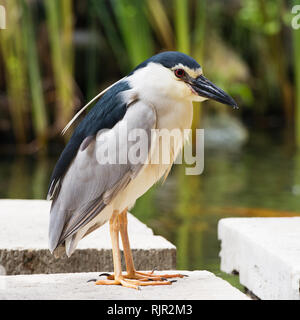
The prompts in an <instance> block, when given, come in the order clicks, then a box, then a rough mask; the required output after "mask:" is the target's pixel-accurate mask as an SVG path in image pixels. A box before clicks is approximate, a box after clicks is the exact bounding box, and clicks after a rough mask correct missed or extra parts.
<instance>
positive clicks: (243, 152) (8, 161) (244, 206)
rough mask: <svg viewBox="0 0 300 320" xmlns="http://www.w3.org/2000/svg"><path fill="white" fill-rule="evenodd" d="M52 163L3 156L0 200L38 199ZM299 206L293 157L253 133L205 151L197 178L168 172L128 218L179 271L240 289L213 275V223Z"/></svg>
mask: <svg viewBox="0 0 300 320" xmlns="http://www.w3.org/2000/svg"><path fill="white" fill-rule="evenodd" d="M56 159H57V158H56V157H55V158H51V159H40V160H37V159H32V158H2V159H1V163H0V198H19V199H40V198H45V195H46V192H47V186H48V182H49V177H50V175H51V170H52V168H53V166H54V164H55V161H56ZM299 203H300V156H299V155H297V154H295V153H294V152H293V150H292V149H291V148H289V146H288V145H287V144H286V143H284V142H283V139H282V137H280V136H277V137H275V136H274V135H273V134H272V135H262V134H256V135H252V136H251V137H250V141H249V143H248V144H247V145H246V146H245V147H243V148H242V149H240V150H236V151H222V152H217V151H212V150H211V151H209V150H206V151H205V168H204V172H203V174H202V175H201V176H186V175H185V174H184V167H183V166H178V165H177V166H174V168H173V170H172V172H171V174H170V175H169V177H168V179H167V180H166V182H165V183H164V184H163V185H156V186H154V187H153V188H152V189H150V190H149V192H148V193H147V194H145V195H144V196H143V197H142V198H140V199H139V200H138V201H137V203H136V205H135V207H134V209H133V210H132V212H133V213H134V214H135V215H136V216H137V217H138V218H139V219H140V220H141V221H143V222H145V223H146V224H147V225H148V226H149V227H151V228H152V229H153V230H154V233H155V234H159V235H162V236H164V237H165V238H167V239H168V240H169V241H171V242H172V243H174V244H175V245H176V246H177V267H178V268H179V269H189V270H194V269H198V270H199V269H206V270H209V271H212V272H214V273H215V274H217V275H219V276H221V277H223V278H224V279H227V280H228V281H230V282H231V283H232V284H233V285H235V286H237V287H239V288H241V287H240V286H239V284H238V277H236V276H231V275H226V274H224V273H222V272H220V269H219V265H220V260H219V257H218V254H219V250H220V243H219V241H218V239H217V223H218V221H219V220H220V219H221V218H225V217H232V216H242V217H245V216H290V215H297V214H298V211H300V210H299Z"/></svg>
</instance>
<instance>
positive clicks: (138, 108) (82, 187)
mask: <svg viewBox="0 0 300 320" xmlns="http://www.w3.org/2000/svg"><path fill="white" fill-rule="evenodd" d="M155 126H156V113H155V110H154V108H153V107H152V106H149V105H146V104H145V103H143V102H141V101H136V102H134V103H132V105H130V107H129V108H128V109H127V112H126V114H125V116H124V117H123V119H122V120H120V121H119V122H118V123H117V124H116V125H115V126H114V127H113V128H112V129H110V130H107V131H104V132H102V131H100V132H99V133H98V134H97V137H95V138H94V139H93V141H91V142H90V143H89V145H88V146H87V147H86V148H85V149H83V150H81V149H79V151H78V153H77V155H76V157H75V158H74V160H73V162H72V163H71V165H70V167H69V169H68V170H67V172H66V174H65V176H64V177H63V179H62V181H61V186H60V190H59V192H58V195H57V197H56V199H55V200H54V201H53V203H52V208H51V213H50V227H49V239H50V250H51V251H53V250H54V249H55V248H56V247H57V246H58V245H60V244H62V243H63V242H64V241H65V240H66V239H67V238H69V237H71V236H72V235H74V234H75V233H76V232H78V231H79V230H80V229H81V228H82V227H84V226H85V225H86V224H87V223H89V222H90V221H91V220H92V219H94V218H95V217H96V216H97V215H99V214H101V211H102V210H103V209H104V208H105V207H106V206H107V205H109V204H110V203H111V202H112V201H113V199H114V198H115V197H116V195H117V194H118V193H119V192H121V191H122V190H124V189H125V188H126V186H127V185H128V184H129V183H130V181H131V180H132V179H134V178H135V177H136V176H137V174H138V172H140V170H141V169H142V167H143V165H144V163H146V159H147V157H148V153H149V150H150V148H151V129H152V128H155ZM132 129H143V130H145V132H146V133H147V136H148V146H147V147H148V148H146V149H145V150H146V152H145V155H142V157H143V158H144V160H145V161H143V162H142V163H138V164H133V163H130V159H129V158H128V151H129V149H130V148H131V146H132V145H133V144H134V143H135V141H128V140H127V136H128V133H129V132H130V131H131V130H132ZM117 132H119V133H120V134H119V135H115V134H116V133H117ZM115 136H117V138H118V139H117V144H116V145H117V148H116V154H115V156H116V160H117V162H116V163H115V164H109V163H106V164H102V163H101V161H99V160H101V159H99V155H101V154H102V155H103V154H104V153H103V151H104V149H105V148H107V146H110V145H113V141H112V139H113V138H114V137H115ZM124 137H125V138H124ZM123 139H126V140H127V142H126V143H124V140H123ZM149 142H150V143H149ZM124 158H125V159H127V163H122V162H120V161H119V159H124Z"/></svg>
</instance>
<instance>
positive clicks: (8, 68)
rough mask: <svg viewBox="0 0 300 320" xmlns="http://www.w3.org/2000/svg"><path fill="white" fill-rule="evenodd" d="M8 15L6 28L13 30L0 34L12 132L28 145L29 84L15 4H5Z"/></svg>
mask: <svg viewBox="0 0 300 320" xmlns="http://www.w3.org/2000/svg"><path fill="white" fill-rule="evenodd" d="M3 5H4V6H5V8H6V11H7V12H10V14H9V15H7V17H6V18H7V26H14V27H13V28H9V27H8V28H7V29H5V30H1V31H0V46H1V53H2V57H3V61H4V72H5V79H6V89H7V93H8V98H9V99H8V102H9V111H10V116H11V121H12V128H13V132H14V135H15V138H16V142H17V144H19V145H20V144H25V143H26V141H27V127H28V122H27V121H28V118H27V112H28V110H27V108H28V103H27V97H26V91H27V83H26V80H25V79H26V68H25V64H26V61H25V59H24V48H23V45H22V44H23V41H22V30H21V21H20V16H21V8H20V6H19V5H18V1H16V0H9V1H8V0H6V1H3Z"/></svg>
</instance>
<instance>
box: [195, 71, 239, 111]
mask: <svg viewBox="0 0 300 320" xmlns="http://www.w3.org/2000/svg"><path fill="white" fill-rule="evenodd" d="M192 87H193V89H194V90H195V91H196V92H197V93H198V95H199V96H201V97H205V98H208V99H212V100H215V101H218V102H221V103H223V104H227V105H229V106H232V107H233V108H234V109H236V108H238V106H237V103H236V102H235V101H234V100H233V99H232V98H231V97H230V95H228V94H227V93H226V92H224V91H223V90H222V89H220V88H218V87H217V86H216V85H214V84H213V83H212V82H211V81H209V80H208V79H206V78H205V77H204V76H202V75H201V76H199V77H197V78H196V79H194V80H193V82H192Z"/></svg>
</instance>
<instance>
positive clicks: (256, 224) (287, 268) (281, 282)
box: [218, 217, 300, 300]
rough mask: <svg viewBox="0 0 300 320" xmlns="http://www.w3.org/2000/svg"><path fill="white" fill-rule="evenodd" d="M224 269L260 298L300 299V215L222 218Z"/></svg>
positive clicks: (221, 255)
mask: <svg viewBox="0 0 300 320" xmlns="http://www.w3.org/2000/svg"><path fill="white" fill-rule="evenodd" d="M218 235H219V239H220V240H221V242H222V243H221V252H220V257H221V270H222V271H225V272H227V273H231V272H233V271H237V272H238V273H239V277H240V283H241V284H242V285H244V286H245V287H247V288H248V289H249V290H250V291H251V292H252V293H254V294H255V295H256V296H257V297H259V298H260V299H296V300H299V299H300V292H299V284H300V217H291V218H228V219H222V220H220V221H219V226H218Z"/></svg>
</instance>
